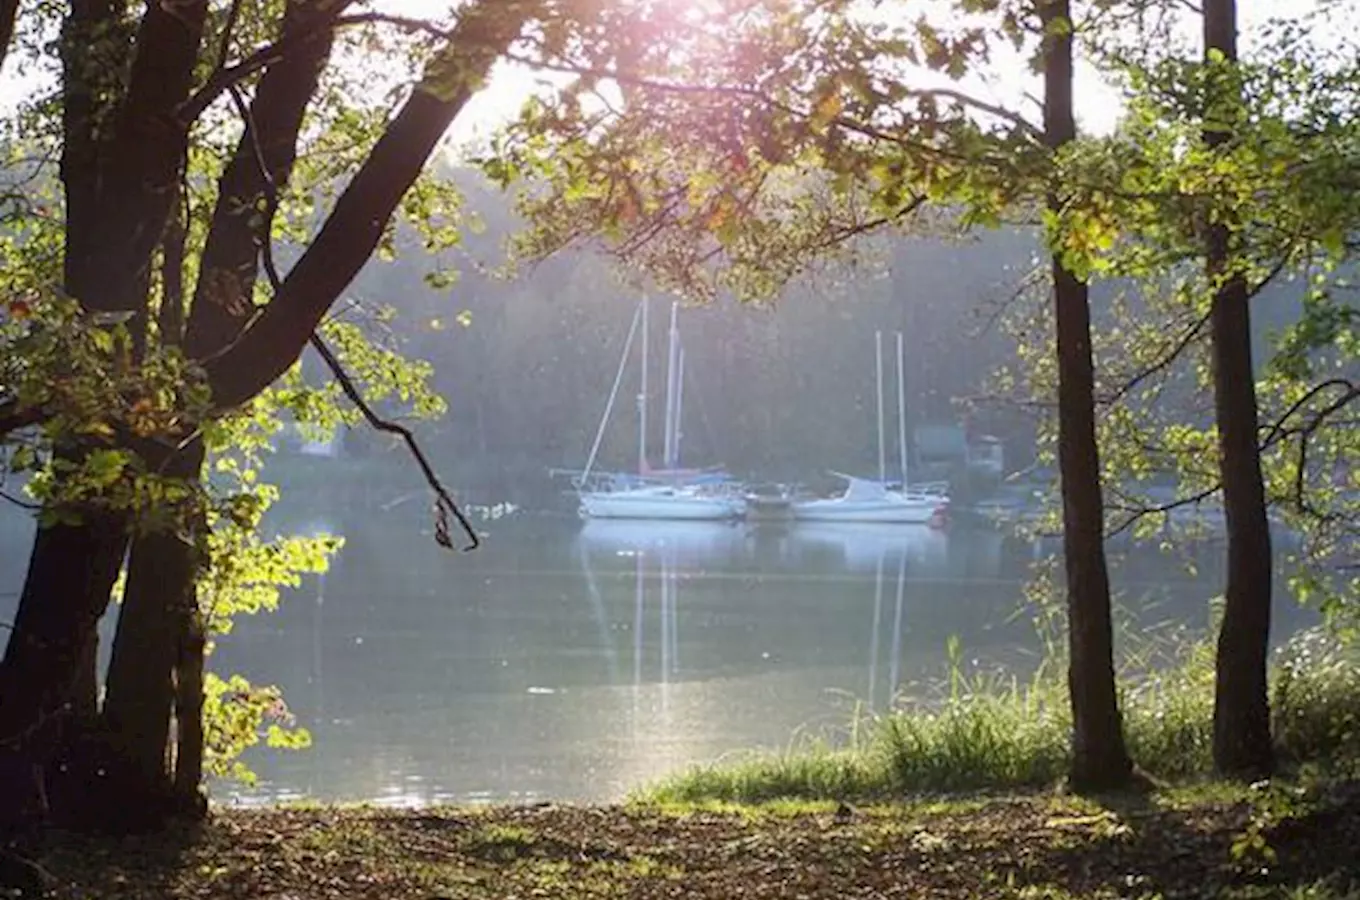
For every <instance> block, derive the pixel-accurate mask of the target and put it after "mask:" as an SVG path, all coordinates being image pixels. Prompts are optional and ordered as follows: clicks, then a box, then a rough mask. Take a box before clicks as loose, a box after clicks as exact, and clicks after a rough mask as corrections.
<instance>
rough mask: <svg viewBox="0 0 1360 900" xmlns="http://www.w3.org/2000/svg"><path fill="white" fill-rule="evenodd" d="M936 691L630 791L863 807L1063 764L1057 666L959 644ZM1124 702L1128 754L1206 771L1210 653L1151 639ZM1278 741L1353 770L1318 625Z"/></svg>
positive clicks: (1355, 691) (1290, 662)
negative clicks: (992, 657)
mask: <svg viewBox="0 0 1360 900" xmlns="http://www.w3.org/2000/svg"><path fill="white" fill-rule="evenodd" d="M949 649H950V669H949V671H948V673H947V677H946V679H945V680H944V681H943V682H942V683H941V684H940V685H939V686H937V688H936V689H935V690H934V691H933V692H928V693H927V694H925V695H924V696H922V697H920V698H903V699H902V700H901V701H900V702H899V704H898V706H897V707H896V709H895V710H894V711H893V712H891V713H888V714H885V715H881V716H876V717H868V718H864V717H858V718H856V720H855V721H854V722H853V724H852V726H851V728H850V729H849V730H848V731H847V732H846V733H845V734H843V735H842V736H841V737H840V738H839V739H837V738H835V737H833V736H828V737H818V738H806V739H804V740H802V741H800V742H799V743H797V744H795V745H793V746H791V747H789V748H788V749H786V750H784V751H782V752H776V753H763V754H747V755H744V756H737V757H729V758H727V759H725V760H722V761H720V762H718V763H717V764H714V765H707V766H698V767H694V768H691V769H690V770H689V771H686V772H682V773H679V774H677V775H675V776H672V777H670V778H667V779H664V780H662V781H661V782H659V783H658V784H656V785H654V786H653V787H651V788H649V789H648V790H646V791H645V792H643V793H642V794H640V795H639V796H640V798H642V799H644V800H647V801H650V802H660V803H689V804H693V803H700V802H704V801H722V802H729V803H768V802H771V801H775V800H788V799H790V798H797V799H800V800H825V801H840V800H850V801H859V802H872V801H875V800H887V799H895V798H900V797H903V796H910V795H919V794H931V793H951V792H969V791H985V790H1017V789H1034V788H1040V787H1044V786H1048V785H1055V784H1057V783H1059V782H1060V781H1061V780H1062V778H1063V776H1064V774H1065V772H1066V769H1067V766H1068V761H1069V755H1068V754H1069V749H1068V748H1069V740H1070V734H1071V727H1072V726H1071V718H1070V713H1069V708H1068V697H1067V685H1066V680H1065V674H1064V672H1063V667H1061V666H1058V665H1052V664H1049V665H1046V666H1042V667H1040V669H1039V672H1038V674H1036V675H1035V676H1034V677H1033V678H1032V679H1030V680H1029V681H1019V680H1016V679H1014V678H1009V677H1006V676H1003V675H1000V674H996V673H987V672H980V671H973V670H970V669H969V668H967V667H966V666H965V665H964V664H963V662H962V660H961V654H960V653H959V649H958V645H957V643H956V642H951V645H950V648H949ZM1126 673H1128V674H1126V677H1125V679H1124V686H1123V690H1122V697H1121V707H1122V712H1123V716H1124V727H1125V734H1126V737H1127V741H1128V745H1129V751H1130V753H1131V755H1132V756H1133V758H1134V760H1135V762H1136V763H1137V764H1138V765H1139V767H1140V768H1141V769H1142V770H1143V771H1145V772H1147V773H1149V774H1151V775H1153V776H1155V777H1156V778H1159V779H1164V780H1172V781H1181V782H1183V781H1185V780H1186V779H1194V778H1197V777H1203V776H1206V775H1207V774H1208V773H1209V772H1210V771H1211V769H1212V762H1213V760H1212V739H1213V702H1214V700H1213V698H1214V656H1213V645H1212V644H1211V643H1210V642H1209V641H1207V640H1202V639H1201V640H1190V639H1184V640H1182V641H1180V642H1179V643H1170V642H1168V641H1166V640H1160V641H1149V642H1147V643H1146V644H1145V645H1144V646H1143V647H1141V648H1140V652H1139V653H1138V654H1136V655H1135V656H1133V657H1132V658H1131V659H1130V660H1129V661H1127V662H1126ZM1271 685H1272V688H1271V690H1272V703H1273V712H1274V717H1275V737H1276V742H1277V744H1278V748H1279V751H1280V756H1281V759H1282V761H1283V762H1284V763H1286V764H1288V765H1292V766H1295V767H1297V766H1299V765H1302V764H1309V763H1325V764H1326V765H1327V766H1329V767H1330V768H1331V769H1333V770H1336V771H1343V772H1344V771H1354V770H1355V769H1356V768H1360V658H1358V657H1357V655H1356V654H1355V652H1354V651H1352V650H1350V649H1347V648H1346V647H1344V646H1342V645H1340V644H1339V643H1338V642H1337V641H1336V640H1335V639H1333V638H1330V637H1328V636H1326V635H1325V634H1322V633H1320V632H1306V633H1304V634H1302V635H1300V636H1299V637H1297V638H1296V639H1295V640H1294V641H1291V642H1290V644H1289V645H1287V646H1286V647H1284V648H1282V649H1281V651H1280V652H1279V653H1277V654H1276V660H1275V664H1274V666H1273V667H1272V676H1271Z"/></svg>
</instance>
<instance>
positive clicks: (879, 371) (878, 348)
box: [874, 331, 888, 482]
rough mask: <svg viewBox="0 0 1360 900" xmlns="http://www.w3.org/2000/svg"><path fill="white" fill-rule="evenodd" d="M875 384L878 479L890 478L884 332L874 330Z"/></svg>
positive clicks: (885, 479)
mask: <svg viewBox="0 0 1360 900" xmlns="http://www.w3.org/2000/svg"><path fill="white" fill-rule="evenodd" d="M874 365H875V369H874V375H875V379H874V386H875V387H877V388H878V480H879V481H880V482H883V481H887V480H888V457H887V450H886V447H885V445H884V443H883V332H881V331H875V332H874Z"/></svg>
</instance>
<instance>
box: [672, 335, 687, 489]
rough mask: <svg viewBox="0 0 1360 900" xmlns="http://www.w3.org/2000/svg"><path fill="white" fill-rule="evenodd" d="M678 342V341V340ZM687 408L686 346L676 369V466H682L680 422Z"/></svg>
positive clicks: (674, 464)
mask: <svg viewBox="0 0 1360 900" xmlns="http://www.w3.org/2000/svg"><path fill="white" fill-rule="evenodd" d="M677 343H678V342H677ZM684 410H685V348H684V347H681V348H680V361H679V363H678V364H677V365H676V369H675V461H674V463H673V464H672V465H673V466H674V467H675V468H679V467H680V438H681V436H682V434H683V433H682V432H681V430H680V424H681V422H682V418H681V415H682V413H683V412H684Z"/></svg>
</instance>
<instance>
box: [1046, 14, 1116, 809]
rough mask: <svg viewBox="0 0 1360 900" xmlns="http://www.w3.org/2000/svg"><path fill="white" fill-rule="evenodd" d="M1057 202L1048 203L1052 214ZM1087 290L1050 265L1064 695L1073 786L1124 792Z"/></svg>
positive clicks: (1063, 127)
mask: <svg viewBox="0 0 1360 900" xmlns="http://www.w3.org/2000/svg"><path fill="white" fill-rule="evenodd" d="M1071 15H1072V12H1071V5H1070V3H1069V2H1068V0H1047V2H1043V3H1042V5H1041V6H1040V17H1041V19H1042V21H1043V23H1044V26H1045V33H1046V34H1047V35H1048V36H1047V37H1046V38H1045V64H1044V130H1045V137H1046V140H1047V143H1048V145H1049V147H1051V148H1052V149H1053V150H1055V151H1056V150H1059V149H1061V148H1062V147H1063V145H1065V144H1067V143H1068V142H1069V141H1071V140H1073V139H1075V137H1076V122H1075V120H1074V116H1073V110H1072V27H1071ZM1061 202H1062V201H1061V198H1060V197H1059V196H1057V195H1056V194H1054V195H1051V196H1050V199H1049V204H1050V207H1052V208H1053V209H1055V211H1056V210H1057V209H1059V208H1060V207H1061ZM1088 294H1089V292H1088V289H1087V285H1086V283H1085V282H1083V281H1081V280H1079V279H1078V278H1077V277H1076V276H1074V275H1073V274H1072V272H1071V271H1069V270H1068V269H1067V268H1066V267H1065V266H1064V265H1063V262H1062V260H1061V258H1059V257H1058V256H1057V255H1055V256H1054V258H1053V312H1054V321H1055V327H1056V329H1057V342H1058V467H1059V470H1060V472H1061V475H1062V501H1063V561H1064V565H1065V566H1066V574H1067V616H1068V652H1069V656H1070V661H1069V670H1068V674H1067V683H1068V691H1069V694H1070V697H1071V702H1072V723H1073V730H1072V770H1071V773H1070V780H1071V783H1072V787H1073V788H1074V789H1075V790H1079V791H1098V790H1104V789H1108V788H1114V787H1119V786H1122V785H1124V784H1127V783H1128V781H1129V780H1130V778H1131V776H1132V774H1133V764H1132V762H1131V761H1130V759H1129V755H1128V750H1127V749H1126V748H1125V745H1124V730H1123V721H1122V719H1121V717H1120V713H1119V699H1118V694H1117V693H1116V689H1115V676H1114V642H1113V635H1112V626H1111V620H1110V580H1109V573H1108V570H1107V568H1106V563H1105V544H1104V528H1105V523H1104V501H1103V498H1102V496H1101V487H1100V454H1099V450H1098V448H1097V445H1096V428H1095V372H1094V366H1093V363H1092V358H1091V310H1090V300H1089V296H1088Z"/></svg>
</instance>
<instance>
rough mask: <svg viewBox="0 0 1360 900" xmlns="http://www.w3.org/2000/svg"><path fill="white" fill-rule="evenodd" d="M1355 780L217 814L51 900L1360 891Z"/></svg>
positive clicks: (69, 873)
mask: <svg viewBox="0 0 1360 900" xmlns="http://www.w3.org/2000/svg"><path fill="white" fill-rule="evenodd" d="M1357 845H1360V785H1349V784H1341V783H1335V782H1333V783H1326V784H1323V783H1316V784H1311V785H1308V784H1302V785H1300V784H1295V785H1291V786H1276V787H1273V788H1271V789H1269V790H1251V789H1247V788H1222V787H1219V788H1201V789H1198V790H1197V791H1195V792H1187V791H1184V790H1182V791H1171V792H1163V793H1159V794H1155V795H1148V796H1132V797H1122V798H1111V799H1107V800H1105V801H1103V802H1099V803H1097V802H1092V801H1086V800H1077V799H1075V798H1071V797H1064V796H1059V795H1055V794H1052V793H1051V792H1050V793H1048V794H1044V793H1034V794H1029V795H1013V796H1009V797H996V796H994V797H973V798H971V799H955V800H952V801H949V802H942V803H932V804H923V803H898V804H894V805H891V806H866V807H861V808H857V809H844V808H837V807H835V806H834V805H832V804H809V803H803V804H795V803H783V804H772V805H767V806H761V807H740V808H738V807H730V806H721V805H708V806H698V807H695V806H683V807H677V806H662V805H633V806H628V807H615V808H579V807H552V806H544V807H538V808H519V809H513V808H499V809H490V810H483V811H470V810H456V809H448V810H427V811H419V812H391V811H376V810H365V809H334V808H331V809H296V810H267V811H258V812H243V811H230V812H219V813H217V814H216V815H215V816H214V817H213V818H212V820H211V821H210V822H209V823H207V824H206V825H204V826H203V827H202V828H201V829H200V830H198V831H196V832H179V833H175V834H171V835H163V836H158V837H148V838H138V839H128V840H122V841H117V842H110V841H96V840H90V839H81V838H74V837H61V836H57V837H56V838H55V839H54V840H53V842H52V845H51V847H50V849H49V851H48V852H47V854H46V855H45V857H44V859H43V864H44V866H45V867H46V868H47V869H48V870H49V871H50V872H51V874H52V876H53V879H54V884H55V888H56V890H55V896H57V897H60V898H71V900H75V898H82V900H113V898H119V900H131V898H158V900H159V898H192V897H211V898H259V900H266V898H269V900H279V898H285V897H286V898H295V900H311V898H331V897H336V898H346V900H350V898H375V900H377V898H382V900H407V898H411V900H415V898H421V900H430V898H460V900H492V898H496V900H511V898H529V897H549V898H563V900H576V898H624V897H628V898H663V897H665V898H673V897H684V898H713V900H735V898H780V900H783V898H809V900H814V898H815V900H820V898H828V900H829V898H860V897H862V898H871V897H872V898H880V897H931V898H953V897H958V898H965V897H966V898H977V897H991V898H1003V900H1004V898H1016V900H1022V898H1024V900H1037V898H1053V900H1062V898H1114V897H1129V898H1135V897H1136V898H1147V900H1151V898H1153V897H1162V898H1175V897H1223V898H1233V900H1247V898H1261V897H1292V898H1315V900H1334V898H1342V897H1354V896H1360V895H1358V894H1356V893H1354V891H1355V890H1356V888H1357V887H1360V863H1357V859H1356V857H1357V854H1356V853H1355V847H1356V846H1357Z"/></svg>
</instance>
